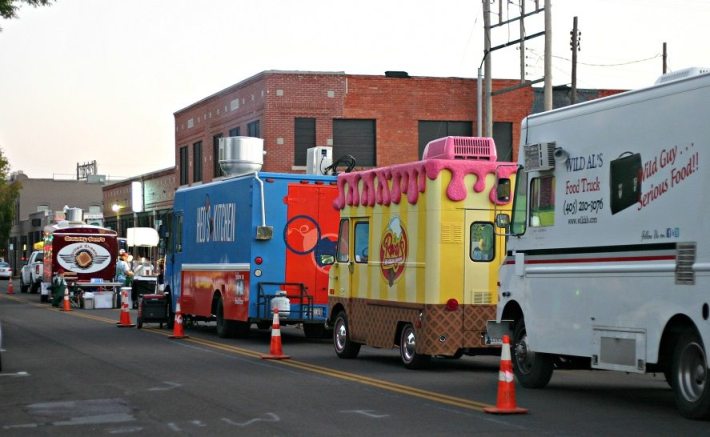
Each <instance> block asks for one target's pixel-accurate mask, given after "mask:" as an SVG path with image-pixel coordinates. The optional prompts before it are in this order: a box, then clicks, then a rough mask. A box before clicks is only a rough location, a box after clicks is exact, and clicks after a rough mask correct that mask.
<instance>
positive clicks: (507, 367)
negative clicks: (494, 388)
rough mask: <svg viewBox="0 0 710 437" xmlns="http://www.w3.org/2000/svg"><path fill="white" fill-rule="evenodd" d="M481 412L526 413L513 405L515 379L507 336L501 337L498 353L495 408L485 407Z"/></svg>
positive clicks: (526, 410)
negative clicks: (498, 365) (498, 369)
mask: <svg viewBox="0 0 710 437" xmlns="http://www.w3.org/2000/svg"><path fill="white" fill-rule="evenodd" d="M483 411H485V412H486V413H493V414H523V413H527V412H528V409H527V408H519V407H518V406H517V405H516V404H515V377H514V375H513V363H512V361H511V357H510V337H508V336H507V335H504V336H503V348H502V349H501V351H500V371H499V372H498V397H497V399H496V406H495V407H486V408H484V409H483Z"/></svg>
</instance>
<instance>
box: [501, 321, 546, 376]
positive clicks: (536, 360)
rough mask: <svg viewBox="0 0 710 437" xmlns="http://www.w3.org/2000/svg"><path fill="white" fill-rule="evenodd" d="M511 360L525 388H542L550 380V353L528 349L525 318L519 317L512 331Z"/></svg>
mask: <svg viewBox="0 0 710 437" xmlns="http://www.w3.org/2000/svg"><path fill="white" fill-rule="evenodd" d="M511 347H512V353H511V355H512V358H513V359H512V361H513V371H514V372H515V376H516V377H517V378H518V381H520V385H522V386H523V387H525V388H543V387H545V386H546V385H547V383H548V382H550V378H552V371H553V370H554V360H553V358H552V355H549V354H543V353H536V352H532V351H530V350H529V349H528V334H527V331H526V330H525V320H523V319H520V320H519V321H518V322H517V323H516V324H515V330H514V331H513V344H512V346H511Z"/></svg>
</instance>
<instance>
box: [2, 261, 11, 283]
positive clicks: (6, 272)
mask: <svg viewBox="0 0 710 437" xmlns="http://www.w3.org/2000/svg"><path fill="white" fill-rule="evenodd" d="M0 278H4V279H7V280H10V279H12V267H10V264H8V263H6V262H5V261H0Z"/></svg>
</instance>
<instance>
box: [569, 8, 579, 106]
mask: <svg viewBox="0 0 710 437" xmlns="http://www.w3.org/2000/svg"><path fill="white" fill-rule="evenodd" d="M570 35H572V40H571V41H570V43H569V44H570V48H571V49H572V89H571V90H570V96H569V102H570V104H571V105H574V104H575V103H577V52H578V51H579V36H580V35H581V34H580V33H579V31H578V30H577V17H574V19H573V20H572V32H570Z"/></svg>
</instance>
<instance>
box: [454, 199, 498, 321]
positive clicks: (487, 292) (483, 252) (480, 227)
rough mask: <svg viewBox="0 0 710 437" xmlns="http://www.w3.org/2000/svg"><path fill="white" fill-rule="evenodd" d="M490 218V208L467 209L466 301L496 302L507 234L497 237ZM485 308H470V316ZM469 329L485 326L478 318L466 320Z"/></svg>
mask: <svg viewBox="0 0 710 437" xmlns="http://www.w3.org/2000/svg"><path fill="white" fill-rule="evenodd" d="M489 220H490V211H484V210H467V211H466V221H465V223H466V226H465V227H466V229H465V238H464V302H463V303H464V304H465V305H492V304H495V303H496V296H497V278H498V273H497V272H498V267H499V265H500V260H501V259H502V254H503V250H504V247H503V246H504V240H503V239H502V238H504V237H497V236H496V234H495V226H494V224H493V222H491V221H489ZM481 314H483V313H482V312H481V311H467V312H466V317H472V318H476V317H478V316H480V315H481ZM464 326H465V327H467V328H468V329H476V330H478V327H479V326H485V320H483V321H482V324H481V323H479V321H477V320H464Z"/></svg>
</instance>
